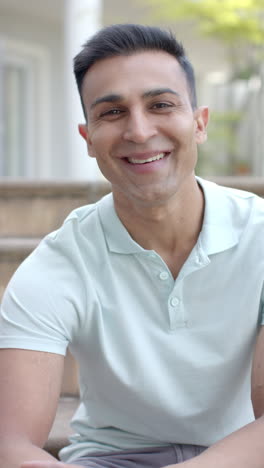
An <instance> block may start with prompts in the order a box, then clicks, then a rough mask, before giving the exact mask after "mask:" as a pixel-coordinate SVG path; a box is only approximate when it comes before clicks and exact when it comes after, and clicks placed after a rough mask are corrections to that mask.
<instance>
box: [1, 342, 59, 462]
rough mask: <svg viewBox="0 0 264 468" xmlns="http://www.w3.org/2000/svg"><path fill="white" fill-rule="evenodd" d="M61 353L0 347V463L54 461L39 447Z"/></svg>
mask: <svg viewBox="0 0 264 468" xmlns="http://www.w3.org/2000/svg"><path fill="white" fill-rule="evenodd" d="M63 365H64V357H63V356H61V355H58V354H52V353H44V352H38V351H27V350H20V349H1V350H0V467H1V468H19V467H20V465H21V464H22V463H23V462H24V461H30V460H43V461H45V460H47V461H55V459H54V457H52V456H51V455H49V454H48V453H47V452H45V451H44V450H42V447H43V445H44V444H45V442H46V440H47V437H48V434H49V431H50V429H51V426H52V423H53V420H54V417H55V414H56V409H57V404H58V399H59V395H60V389H61V381H62V375H63Z"/></svg>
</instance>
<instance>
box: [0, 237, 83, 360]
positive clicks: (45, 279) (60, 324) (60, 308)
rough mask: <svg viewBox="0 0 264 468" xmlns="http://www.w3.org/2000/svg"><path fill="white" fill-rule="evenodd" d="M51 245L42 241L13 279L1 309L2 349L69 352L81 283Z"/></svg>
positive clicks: (0, 345)
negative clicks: (68, 347)
mask: <svg viewBox="0 0 264 468" xmlns="http://www.w3.org/2000/svg"><path fill="white" fill-rule="evenodd" d="M52 244H53V241H52V239H49V240H48V241H46V240H45V241H42V243H41V245H40V246H39V247H38V248H37V249H36V250H35V251H34V252H33V253H32V254H31V255H30V256H29V257H28V258H27V259H26V260H25V261H24V262H23V263H22V264H21V265H20V267H19V268H18V270H17V271H16V273H15V274H14V276H13V278H12V279H11V281H10V283H9V285H8V287H7V289H6V291H5V294H4V297H3V301H2V304H1V309H0V348H21V349H28V350H36V351H46V352H52V353H57V354H62V355H65V354H66V350H67V346H68V345H69V343H71V342H72V340H73V336H74V333H75V331H76V326H77V323H78V307H79V303H78V301H79V300H80V297H81V294H80V291H79V289H80V284H79V282H78V279H77V278H76V274H75V272H74V270H73V268H72V266H71V262H69V260H68V259H67V257H66V256H65V255H63V254H61V252H58V251H57V250H56V248H54V245H52ZM76 298H77V300H76Z"/></svg>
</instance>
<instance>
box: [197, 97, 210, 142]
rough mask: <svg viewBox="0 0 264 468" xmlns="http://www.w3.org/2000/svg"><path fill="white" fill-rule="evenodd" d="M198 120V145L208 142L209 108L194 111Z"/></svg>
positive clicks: (199, 108)
mask: <svg viewBox="0 0 264 468" xmlns="http://www.w3.org/2000/svg"><path fill="white" fill-rule="evenodd" d="M194 114H195V120H196V124H197V126H196V143H197V144H201V143H204V142H205V141H206V140H207V130H206V129H207V125H208V122H209V109H208V107H205V106H203V107H198V109H196V110H195V111H194Z"/></svg>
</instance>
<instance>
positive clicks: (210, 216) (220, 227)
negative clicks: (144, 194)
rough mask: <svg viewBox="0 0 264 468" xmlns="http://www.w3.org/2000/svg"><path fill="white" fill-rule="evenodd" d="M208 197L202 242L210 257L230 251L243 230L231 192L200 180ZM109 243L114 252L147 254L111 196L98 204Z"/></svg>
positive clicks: (206, 197)
mask: <svg viewBox="0 0 264 468" xmlns="http://www.w3.org/2000/svg"><path fill="white" fill-rule="evenodd" d="M197 181H198V183H199V184H200V186H201V187H202V189H203V192H204V196H205V213H204V221H203V226H202V230H201V233H200V236H199V243H200V245H201V247H202V249H203V250H204V252H205V253H206V254H207V255H211V254H214V253H218V252H221V251H224V250H227V249H229V248H231V247H233V246H234V245H236V244H237V243H238V241H239V237H240V235H241V232H242V227H241V226H239V225H237V226H236V225H235V221H234V219H233V215H232V210H231V203H232V202H231V199H230V195H228V191H227V190H225V189H223V188H222V187H220V186H218V185H217V184H215V183H213V182H209V181H207V180H204V179H201V178H200V177H197ZM97 206H98V212H99V218H100V222H101V224H102V226H103V231H104V234H105V239H106V243H107V245H108V248H109V250H110V251H111V252H115V253H119V254H135V253H143V252H146V250H145V249H143V248H142V247H141V246H140V245H139V244H137V243H136V242H135V241H134V240H133V239H132V237H131V236H130V234H129V233H128V231H127V230H126V228H125V227H124V225H123V224H122V222H121V221H120V219H119V217H118V216H117V213H116V211H115V208H114V201H113V195H112V193H110V194H108V195H106V196H105V197H104V198H102V200H100V201H99V202H98V203H97Z"/></svg>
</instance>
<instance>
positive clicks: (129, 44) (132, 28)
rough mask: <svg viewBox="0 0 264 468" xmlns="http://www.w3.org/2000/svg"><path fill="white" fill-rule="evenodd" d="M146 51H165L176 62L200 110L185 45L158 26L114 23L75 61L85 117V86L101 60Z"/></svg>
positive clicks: (94, 39)
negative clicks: (83, 96)
mask: <svg viewBox="0 0 264 468" xmlns="http://www.w3.org/2000/svg"><path fill="white" fill-rule="evenodd" d="M147 50H157V51H164V52H167V53H169V54H170V55H173V56H174V57H175V58H176V59H177V61H178V63H179V64H180V66H181V68H182V70H183V71H184V73H185V76H186V79H187V83H188V87H189V92H190V100H191V105H192V108H193V109H195V108H196V107H197V100H196V89H195V76H194V70H193V67H192V65H191V63H190V61H189V60H188V58H187V57H186V54H185V50H184V48H183V45H182V44H181V43H180V42H178V41H177V40H176V38H175V36H174V35H173V34H172V33H171V32H169V31H165V30H162V29H160V28H158V27H155V26H142V25H139V24H115V25H112V26H107V27H105V28H103V29H101V30H99V31H98V32H97V33H96V34H95V35H94V36H92V37H91V38H90V39H89V40H88V41H87V42H86V43H85V44H84V45H83V48H82V50H81V52H79V54H78V55H76V57H75V58H74V74H75V78H76V82H77V86H78V90H79V93H80V98H81V103H82V107H83V111H84V115H85V117H86V111H85V107H84V103H83V99H82V85H83V80H84V76H85V74H86V73H87V71H88V70H89V68H90V67H91V66H92V65H93V64H94V63H95V62H97V61H99V60H103V59H106V58H109V57H114V56H120V55H124V56H126V55H132V54H135V53H137V52H143V51H147Z"/></svg>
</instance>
